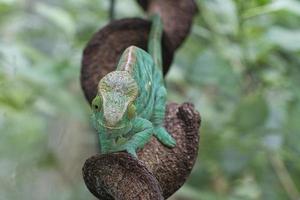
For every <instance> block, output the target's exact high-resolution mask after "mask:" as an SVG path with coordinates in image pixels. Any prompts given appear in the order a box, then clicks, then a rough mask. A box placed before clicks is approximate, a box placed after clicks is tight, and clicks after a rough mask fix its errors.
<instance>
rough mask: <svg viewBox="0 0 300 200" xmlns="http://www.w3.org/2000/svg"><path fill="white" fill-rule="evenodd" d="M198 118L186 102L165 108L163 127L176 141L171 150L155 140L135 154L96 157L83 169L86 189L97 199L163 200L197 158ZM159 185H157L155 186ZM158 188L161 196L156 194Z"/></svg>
mask: <svg viewBox="0 0 300 200" xmlns="http://www.w3.org/2000/svg"><path fill="white" fill-rule="evenodd" d="M199 126H200V116H199V113H198V112H197V111H195V110H194V107H193V105H192V104H190V103H184V104H182V105H178V104H175V103H171V104H169V105H168V106H167V111H166V117H165V127H166V129H167V130H168V132H169V133H170V134H171V135H172V136H173V137H174V138H175V139H176V142H177V145H176V147H175V148H172V149H169V148H166V147H165V146H163V145H162V144H161V143H160V142H159V141H157V139H156V138H155V137H153V138H152V140H151V141H150V142H149V143H148V144H146V146H145V147H144V149H142V150H141V151H139V152H138V158H139V161H138V160H136V159H133V158H132V157H131V156H130V155H128V154H127V153H114V154H107V155H97V156H93V157H92V158H90V159H88V160H87V161H86V163H85V165H84V168H83V177H84V180H85V182H86V185H87V187H88V188H89V189H90V191H91V192H92V193H93V194H94V195H95V196H97V197H98V198H99V199H118V200H120V199H121V200H132V199H143V200H144V199H153V200H156V199H161V196H160V195H162V196H163V197H164V198H165V199H167V198H168V197H169V196H171V195H172V194H173V193H174V192H175V191H176V190H178V189H179V188H180V187H181V186H182V185H183V184H184V182H185V180H186V178H187V177H188V175H189V174H190V172H191V170H192V167H193V165H194V163H195V160H196V158H197V152H198V143H199V134H198V130H199ZM158 183H159V184H158ZM159 188H161V191H162V193H161V194H159V191H160V189H159Z"/></svg>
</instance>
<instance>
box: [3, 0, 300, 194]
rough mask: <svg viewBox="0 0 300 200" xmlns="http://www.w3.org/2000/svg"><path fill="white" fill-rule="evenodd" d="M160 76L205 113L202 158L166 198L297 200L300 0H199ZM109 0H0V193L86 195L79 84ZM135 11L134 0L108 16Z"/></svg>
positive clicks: (85, 124)
mask: <svg viewBox="0 0 300 200" xmlns="http://www.w3.org/2000/svg"><path fill="white" fill-rule="evenodd" d="M198 5H199V8H200V13H199V15H198V16H197V18H196V19H195V23H194V26H193V29H192V32H191V35H190V37H189V38H188V39H187V40H186V43H185V44H184V45H183V46H182V48H181V49H180V50H179V51H178V53H177V55H176V60H175V61H174V63H173V68H172V69H171V71H170V73H169V74H168V76H167V84H168V91H169V100H170V101H175V102H184V101H191V102H193V103H194V104H195V106H196V108H197V110H199V111H200V113H201V116H202V127H201V142H200V143H201V144H200V151H199V159H198V161H197V163H196V165H195V167H194V170H193V172H192V175H191V177H190V178H189V180H188V183H187V184H186V185H185V186H184V187H183V188H182V189H181V190H179V192H178V193H176V194H175V195H174V197H173V199H188V200H219V199H220V200H239V199H243V200H259V199H264V200H265V199H267V200H285V199H291V200H296V199H297V200H299V198H300V195H299V191H298V190H299V189H300V157H299V155H300V147H299V145H298V142H297V139H299V138H300V123H299V119H300V90H299V89H297V88H298V86H299V85H300V23H299V21H300V1H298V0H250V1H244V0H198ZM108 6H109V1H108V0H107V1H86V0H64V1H59V0H51V1H50V0H0V91H1V92H0V156H1V160H0V200H7V199H9V200H14V199H33V200H34V199H57V200H60V199H61V200H63V199H93V197H92V195H91V194H90V193H89V192H88V191H87V189H86V188H85V186H84V184H83V181H82V178H81V172H80V170H81V167H82V164H83V162H84V160H85V159H86V158H87V157H88V156H89V155H91V154H93V153H95V152H96V151H97V139H96V135H95V133H94V132H93V130H92V129H91V128H90V121H89V115H90V109H89V107H88V105H87V103H86V102H85V99H84V97H83V94H82V91H81V89H80V85H79V76H80V74H79V72H80V60H81V53H82V49H83V48H84V46H85V44H86V42H87V41H88V40H89V38H90V37H91V35H92V34H93V33H94V32H96V31H97V30H98V29H99V28H100V27H102V26H104V25H105V24H106V23H107V22H108V10H109V9H108ZM131 16H142V11H141V10H140V9H139V8H138V6H137V5H136V4H135V3H134V1H133V0H131V1H130V0H122V1H117V7H116V17H117V18H123V17H131Z"/></svg>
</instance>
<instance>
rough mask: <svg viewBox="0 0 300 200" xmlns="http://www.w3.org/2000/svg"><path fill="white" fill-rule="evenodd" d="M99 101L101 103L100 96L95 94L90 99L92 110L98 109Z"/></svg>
mask: <svg viewBox="0 0 300 200" xmlns="http://www.w3.org/2000/svg"><path fill="white" fill-rule="evenodd" d="M101 103H102V100H101V97H100V96H99V95H97V96H96V97H95V98H94V99H93V101H92V109H93V110H94V111H100V110H101Z"/></svg>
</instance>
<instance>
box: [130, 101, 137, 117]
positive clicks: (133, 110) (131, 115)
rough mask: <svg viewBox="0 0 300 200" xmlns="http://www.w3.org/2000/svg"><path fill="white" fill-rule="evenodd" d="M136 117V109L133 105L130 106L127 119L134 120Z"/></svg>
mask: <svg viewBox="0 0 300 200" xmlns="http://www.w3.org/2000/svg"><path fill="white" fill-rule="evenodd" d="M135 115H136V108H135V106H134V105H133V104H131V105H130V106H129V108H128V118H129V119H132V118H134V117H135Z"/></svg>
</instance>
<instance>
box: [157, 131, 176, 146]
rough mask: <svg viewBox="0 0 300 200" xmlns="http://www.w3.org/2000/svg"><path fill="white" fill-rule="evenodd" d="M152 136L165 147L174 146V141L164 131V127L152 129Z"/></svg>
mask: <svg viewBox="0 0 300 200" xmlns="http://www.w3.org/2000/svg"><path fill="white" fill-rule="evenodd" d="M154 135H155V137H157V139H158V140H159V141H160V142H162V143H163V144H164V145H166V146H167V147H174V146H175V145H176V141H175V139H174V138H173V137H172V136H171V135H170V134H169V133H168V132H167V131H166V129H165V128H164V127H157V128H154Z"/></svg>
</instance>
